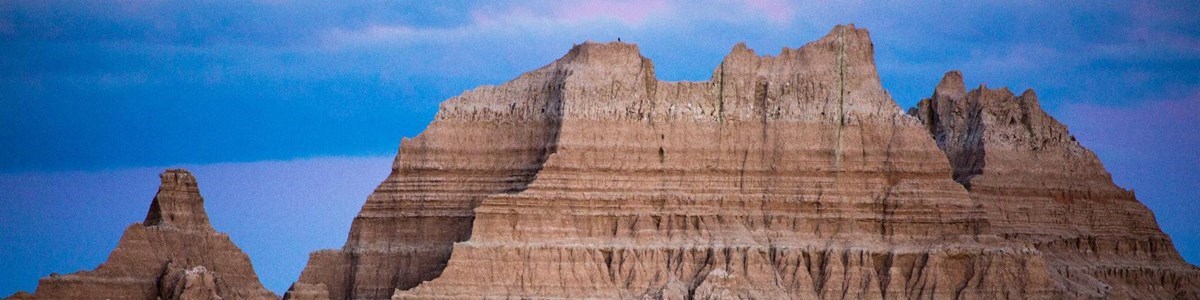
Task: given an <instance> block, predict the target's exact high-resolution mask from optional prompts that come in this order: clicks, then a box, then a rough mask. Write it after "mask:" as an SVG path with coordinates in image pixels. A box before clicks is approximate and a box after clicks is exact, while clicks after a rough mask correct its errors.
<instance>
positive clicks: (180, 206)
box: [13, 170, 277, 300]
mask: <svg viewBox="0 0 1200 300" xmlns="http://www.w3.org/2000/svg"><path fill="white" fill-rule="evenodd" d="M160 177H161V178H162V185H161V186H159V188H158V194H157V195H155V196H154V201H153V202H152V203H151V204H150V211H149V212H148V213H146V220H145V221H144V222H142V223H137V224H133V225H130V226H129V228H127V229H125V234H124V235H122V236H121V240H120V241H119V242H118V243H117V248H116V249H114V250H113V252H112V254H109V257H108V261H106V262H105V263H104V264H101V265H100V266H99V267H97V268H96V269H95V270H92V271H82V272H77V273H73V274H69V275H61V276H60V275H56V274H55V275H50V277H46V278H42V280H41V281H40V282H39V283H38V287H37V291H36V292H35V293H34V294H33V295H29V294H23V293H22V294H17V295H14V296H13V298H14V299H151V300H153V299H277V297H276V296H275V294H273V293H271V292H269V291H267V290H266V289H265V288H263V286H262V284H261V283H259V281H258V276H257V275H255V273H254V268H253V267H251V266H250V258H249V257H248V256H246V254H245V253H242V250H241V249H238V247H237V246H235V245H234V244H233V242H232V241H230V240H229V236H227V235H225V234H223V233H219V232H216V231H214V230H213V228H212V225H210V224H209V223H208V214H207V213H205V212H204V198H202V197H200V189H199V187H198V186H197V185H196V178H194V177H192V174H190V173H188V172H187V171H186V170H167V171H166V172H163V173H162V175H160Z"/></svg>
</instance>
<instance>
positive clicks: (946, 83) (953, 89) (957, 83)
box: [934, 70, 967, 96]
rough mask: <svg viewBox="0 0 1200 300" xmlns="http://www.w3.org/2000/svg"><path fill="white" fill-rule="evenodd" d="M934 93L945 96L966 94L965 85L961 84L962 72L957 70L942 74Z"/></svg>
mask: <svg viewBox="0 0 1200 300" xmlns="http://www.w3.org/2000/svg"><path fill="white" fill-rule="evenodd" d="M934 93H936V94H938V95H945V96H952V95H957V96H962V95H963V94H966V93H967V87H966V85H965V84H963V77H962V72H959V71H958V70H954V71H950V72H946V75H942V81H941V82H938V85H937V89H935V90H934Z"/></svg>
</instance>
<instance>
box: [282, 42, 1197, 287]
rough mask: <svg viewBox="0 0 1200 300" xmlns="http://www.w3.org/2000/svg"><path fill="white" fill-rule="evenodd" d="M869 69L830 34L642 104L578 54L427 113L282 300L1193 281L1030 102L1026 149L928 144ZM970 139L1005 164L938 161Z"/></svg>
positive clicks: (854, 48)
mask: <svg viewBox="0 0 1200 300" xmlns="http://www.w3.org/2000/svg"><path fill="white" fill-rule="evenodd" d="M873 55H874V54H873V46H872V44H871V41H870V39H869V37H868V33H867V32H866V31H865V30H863V29H858V28H855V27H854V26H853V25H850V26H838V27H836V28H834V29H833V30H832V31H831V32H830V33H829V34H828V35H827V36H825V37H823V38H821V39H820V40H817V41H815V42H812V43H810V44H808V45H805V46H803V47H801V48H799V49H784V50H783V51H782V52H781V53H780V54H779V55H778V56H759V55H756V54H755V53H754V52H753V51H751V50H749V49H747V48H746V47H745V46H744V45H738V46H736V47H735V48H734V49H733V51H732V52H731V53H730V54H729V55H728V56H726V58H725V59H724V60H723V61H722V62H721V64H720V66H719V67H718V68H717V69H716V70H715V71H714V72H713V76H712V78H711V79H710V80H709V81H706V82H662V81H658V80H657V79H655V76H654V66H653V64H652V63H651V62H650V61H649V60H648V59H646V58H645V57H642V56H641V55H640V53H639V52H638V49H637V47H636V46H634V45H629V44H623V43H608V44H600V43H591V42H589V43H585V44H582V45H577V46H576V47H574V48H573V49H571V51H570V52H568V53H567V54H566V55H565V56H563V57H562V58H560V59H559V60H557V61H555V62H553V63H551V64H549V65H547V66H545V67H542V68H540V69H537V70H534V71H532V72H529V73H526V74H524V75H522V76H520V77H518V78H516V79H514V80H512V81H510V82H508V83H505V84H503V85H500V86H489V87H481V88H478V89H476V90H473V91H470V92H467V93H465V94H463V95H461V96H458V97H455V98H452V99H450V100H448V101H446V102H445V103H443V104H442V107H441V109H440V111H439V113H438V115H437V118H436V120H435V121H434V122H433V123H432V124H430V126H429V127H428V129H427V130H426V131H425V132H424V133H422V134H421V135H419V136H417V137H415V138H413V139H411V140H407V139H406V140H404V141H402V143H401V147H400V151H399V155H398V156H397V157H396V160H395V161H394V163H393V172H392V174H391V176H389V177H388V179H386V180H385V181H384V182H383V183H382V184H381V185H380V186H379V188H378V189H377V190H376V192H375V193H374V194H373V195H371V197H370V198H369V199H368V201H367V203H366V204H365V205H364V207H363V210H362V212H361V213H360V215H359V216H358V217H357V218H356V219H355V220H354V225H353V228H352V229H351V233H350V236H349V238H348V240H347V242H346V245H345V246H344V247H343V248H342V249H341V250H324V251H319V252H316V253H313V254H312V255H311V257H310V261H309V265H308V267H307V268H306V269H305V270H304V272H303V274H302V275H301V277H300V280H299V281H298V283H296V284H295V285H293V288H292V291H293V292H294V294H295V295H297V296H296V297H294V298H290V299H312V298H308V297H309V296H308V295H312V296H313V297H316V298H319V299H325V298H324V297H328V299H380V298H386V297H389V296H391V297H393V298H401V299H403V298H481V297H514V298H543V297H545V298H580V297H583V298H586V297H599V298H670V299H680V298H769V299H770V298H847V297H854V298H902V297H903V298H950V297H967V298H999V297H1007V298H1051V297H1093V296H1116V297H1139V296H1147V297H1155V296H1156V297H1196V295H1197V290H1200V288H1197V286H1196V285H1195V283H1194V278H1196V275H1197V274H1200V273H1197V271H1196V268H1195V267H1192V266H1190V265H1187V264H1186V263H1184V262H1183V261H1182V260H1180V259H1179V256H1178V254H1177V253H1175V251H1174V249H1173V246H1172V245H1171V244H1170V241H1169V239H1167V238H1166V236H1165V235H1163V234H1162V233H1161V231H1159V230H1158V229H1157V226H1156V225H1155V222H1154V221H1153V216H1152V215H1151V214H1150V212H1149V211H1147V210H1145V208H1144V207H1142V206H1141V205H1140V204H1138V203H1137V202H1136V200H1134V199H1133V198H1132V195H1131V194H1130V193H1128V192H1125V191H1123V190H1120V189H1119V188H1116V187H1115V186H1114V185H1112V182H1111V180H1110V179H1109V178H1108V174H1107V173H1106V172H1104V170H1103V168H1102V167H1101V166H1100V165H1099V163H1098V161H1097V160H1096V159H1095V157H1094V155H1092V154H1091V153H1090V152H1087V151H1086V150H1084V149H1082V148H1081V147H1078V144H1077V143H1074V142H1073V141H1072V142H1071V143H1073V144H1071V145H1075V147H1077V148H1062V147H1059V148H1054V147H1055V146H1057V145H1059V144H1054V143H1051V142H1048V139H1051V138H1060V139H1063V138H1067V137H1069V135H1068V134H1066V131H1065V128H1063V127H1062V126H1061V125H1060V124H1058V123H1056V122H1053V120H1052V119H1050V118H1049V117H1048V116H1045V114H1044V113H1042V112H1041V111H1040V108H1037V104H1036V102H1035V101H1022V102H1020V103H1021V104H1019V105H1017V106H1014V107H1018V106H1019V107H1020V110H1017V112H1021V113H1022V114H1023V115H1025V116H1026V117H1024V119H1021V120H1022V122H1025V123H1021V124H1026V125H1022V126H1024V127H1022V126H1018V127H1014V128H1003V129H1002V128H1000V127H986V128H985V127H979V128H974V127H972V128H973V129H969V128H968V127H969V126H967V125H966V124H978V123H980V122H983V121H979V120H974V121H972V120H971V119H970V118H977V116H978V114H975V115H971V116H967V115H961V116H960V115H958V114H957V113H948V115H946V116H944V117H945V118H957V119H962V120H963V121H961V122H959V123H963V125H961V126H960V125H944V124H949V123H938V124H932V123H930V122H933V121H930V120H931V119H930V118H929V117H928V116H930V115H931V113H930V111H931V108H924V107H926V106H929V104H924V105H925V106H923V108H922V109H921V110H919V112H923V113H924V117H919V118H914V117H911V116H909V115H906V114H904V113H903V112H902V111H901V110H900V109H899V107H897V106H896V104H895V103H894V102H893V101H892V100H891V99H890V98H889V97H888V95H887V93H886V92H885V91H884V90H883V88H882V86H881V84H880V82H879V76H878V74H877V73H876V69H875V65H874V58H873ZM952 75H953V74H952ZM950 81H953V79H950ZM943 89H945V90H946V91H945V92H941V93H949V92H951V91H956V92H957V93H958V94H956V95H959V94H966V92H965V91H963V90H964V88H962V84H961V80H960V83H958V86H957V87H955V86H954V85H953V84H943V87H939V89H938V90H939V91H942V90H943ZM939 95H941V94H935V98H937V97H939ZM1030 95H1031V94H1030ZM1010 96H1011V95H1010ZM959 97H963V96H959ZM1031 97H1032V96H1029V98H1030V99H1032V98H1031ZM1014 103H1016V102H1014ZM1014 105H1015V104H1014ZM988 111H991V110H988ZM1031 112H1035V113H1031ZM933 114H937V113H933ZM1030 116H1032V117H1030ZM1006 120H1007V119H1006ZM922 121H925V122H922ZM939 124H943V125H939ZM1014 124H1015V123H1014ZM939 126H946V127H945V128H942V129H938V128H941V127H939ZM980 128H985V129H980ZM987 128H990V129H987ZM1031 128H1032V129H1031ZM1018 129H1024V130H1025V131H1021V132H1036V133H1037V135H1031V134H1023V135H1017V131H1018ZM971 130H974V131H971ZM988 130H991V131H988ZM931 133H932V134H933V135H935V136H937V137H938V138H937V139H933V138H931ZM987 134H994V135H996V136H1003V137H1005V138H1007V139H1006V140H1004V141H1005V143H1007V144H1005V145H1013V146H1012V147H1010V148H1011V149H1010V148H1005V149H1008V150H1007V152H1004V151H993V150H991V148H996V147H997V146H990V148H988V149H989V150H987V151H984V148H983V147H975V148H972V146H970V145H967V144H963V145H960V146H948V145H951V144H954V145H957V144H960V143H967V142H976V141H979V140H988V139H989V138H982V137H981V136H986V135H987ZM950 135H952V136H954V137H953V138H946V137H945V136H950ZM959 136H962V137H961V138H959ZM1035 144H1036V145H1037V146H1036V148H1029V147H1035V146H1034V145H1035ZM971 145H974V144H971ZM1018 146H1019V147H1018ZM1051 148H1054V149H1055V150H1048V149H1051ZM997 149H999V148H997ZM943 150H945V152H943ZM1039 151H1040V152H1039ZM1050 151H1056V152H1050ZM1068 152H1069V153H1075V154H1078V155H1081V158H1065V157H1062V155H1063V153H1068ZM947 153H948V154H947ZM1051 155H1059V156H1058V157H1050V156H1051ZM947 156H949V157H950V159H949V160H948V159H947ZM992 160H996V161H997V162H996V163H991V162H990V161H992ZM1001 161H1003V162H1005V163H1008V164H1007V165H1005V164H1004V163H1000V162H1001ZM1034 161H1045V162H1047V163H1042V164H1039V165H1038V166H1039V168H1022V167H1019V164H1021V163H1025V162H1034ZM991 168H995V169H994V170H993V169H991ZM1002 172H1006V173H1002ZM981 174H982V175H981ZM991 174H1002V175H999V176H995V177H988V176H991ZM1075 176H1078V178H1076V177H1075ZM1013 177H1016V178H1017V179H1015V180H1013V181H1004V180H1006V179H1007V178H1013ZM985 178H994V180H997V181H998V182H997V183H995V184H991V185H989V183H985V182H986V180H985ZM1035 183H1036V184H1035ZM1006 184H1007V185H1006ZM964 186H970V187H971V189H970V190H968V189H966V188H964ZM1013 188H1017V189H1013ZM1047 195H1049V198H1046V197H1045V196H1047ZM1054 197H1058V198H1054ZM1117 198H1120V199H1121V201H1123V202H1122V203H1119V204H1116V205H1115V206H1109V205H1101V204H1106V203H1108V202H1112V201H1115V199H1117ZM1089 199H1094V200H1089ZM1024 200H1037V201H1042V202H1045V201H1051V202H1053V201H1058V202H1055V203H1061V202H1063V201H1067V202H1070V201H1080V202H1079V203H1083V204H1077V205H1066V206H1059V207H1058V208H1057V209H1058V210H1057V211H1040V210H1036V208H1035V207H1042V206H1046V207H1049V206H1053V204H1027V203H1008V202H1012V201H1024ZM989 201H990V202H991V203H989ZM1088 201H1091V202H1088ZM1100 201H1103V202H1100ZM1085 202H1086V203H1092V204H1086V203H1085ZM1085 208H1086V209H1089V210H1088V211H1081V210H1080V209H1085ZM1039 214H1044V215H1039ZM1053 216H1057V217H1053ZM1074 217H1079V218H1080V219H1074ZM1077 223H1078V224H1077ZM1047 225H1054V226H1057V227H1050V228H1049V229H1047V231H1044V232H1039V231H1038V230H1039V228H1045V227H1046V226H1047ZM1085 228H1086V230H1085ZM1143 233H1145V234H1143ZM1088 243H1095V244H1094V246H1093V245H1091V244H1088ZM1084 245H1087V246H1084ZM1099 247H1108V248H1106V249H1103V250H1101V249H1099ZM1089 251H1090V252H1089ZM1093 253H1095V254H1093ZM1101 253H1102V254H1101ZM1124 254H1132V256H1133V257H1125V258H1117V256H1121V255H1124ZM1110 258H1111V260H1109V261H1105V262H1094V261H1093V260H1096V259H1110ZM1160 258H1162V259H1163V260H1158V259H1160ZM1189 276H1190V277H1189ZM1155 280H1158V281H1155ZM1105 287H1107V288H1105ZM293 292H289V294H293Z"/></svg>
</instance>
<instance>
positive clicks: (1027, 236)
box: [911, 71, 1200, 298]
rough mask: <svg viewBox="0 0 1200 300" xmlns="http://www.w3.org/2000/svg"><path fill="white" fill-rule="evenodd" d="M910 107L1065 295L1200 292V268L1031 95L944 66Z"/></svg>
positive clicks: (1004, 228) (996, 225) (996, 221)
mask: <svg viewBox="0 0 1200 300" xmlns="http://www.w3.org/2000/svg"><path fill="white" fill-rule="evenodd" d="M911 113H912V114H913V115H915V116H917V117H918V118H919V119H921V121H922V122H923V123H924V124H925V126H926V128H927V129H928V130H929V132H930V134H931V135H932V136H933V137H934V139H935V140H936V141H937V144H938V147H939V148H941V149H942V150H943V151H945V152H946V155H947V156H948V157H949V159H950V163H951V164H952V165H953V168H954V179H955V180H956V181H958V182H959V183H961V184H963V185H964V186H966V188H967V189H968V191H969V192H970V195H971V198H973V199H975V200H976V201H978V202H979V203H981V204H983V205H984V208H985V211H986V212H987V214H988V221H989V223H990V224H991V227H990V228H991V229H992V230H991V233H994V234H996V235H999V236H1002V237H1005V238H1008V239H1012V240H1018V241H1024V242H1029V243H1032V244H1034V245H1035V246H1036V247H1037V248H1038V249H1039V250H1041V251H1042V252H1044V253H1045V257H1046V261H1047V263H1048V264H1049V267H1050V269H1051V273H1050V275H1051V276H1052V277H1053V278H1054V282H1055V285H1056V289H1057V290H1060V291H1064V292H1065V293H1066V294H1068V295H1070V296H1071V297H1089V298H1090V297H1105V298H1200V270H1197V269H1196V268H1195V267H1193V266H1191V265H1189V264H1187V263H1186V262H1184V261H1183V259H1182V258H1181V257H1180V255H1179V253H1178V252H1176V250H1175V247H1174V245H1172V243H1171V239H1170V238H1169V237H1167V235H1166V234H1164V233H1163V232H1162V231H1161V230H1160V229H1159V228H1158V224H1157V222H1156V221H1155V220H1154V214H1153V213H1151V212H1150V210H1149V209H1147V208H1146V207H1145V206H1143V205H1142V204H1141V203H1140V202H1138V201H1137V199H1136V198H1135V197H1134V195H1133V192H1131V191H1126V190H1124V189H1121V188H1120V187H1117V186H1116V185H1115V184H1113V182H1112V178H1111V176H1110V175H1109V173H1108V172H1107V171H1105V169H1104V166H1103V165H1101V164H1100V160H1099V159H1097V158H1096V155H1095V154H1093V153H1092V152H1091V151H1089V150H1087V149H1086V148H1084V147H1083V146H1082V145H1080V144H1079V142H1078V141H1076V140H1075V137H1074V136H1072V135H1071V134H1070V133H1069V132H1068V131H1067V127H1066V126H1064V125H1063V124H1061V123H1059V122H1058V121H1056V120H1055V119H1054V118H1053V117H1051V116H1050V115H1048V114H1046V113H1045V112H1044V111H1042V109H1041V106H1040V105H1039V104H1038V99H1037V95H1036V94H1035V93H1034V92H1033V91H1032V90H1027V91H1025V92H1024V93H1022V94H1021V95H1020V96H1016V95H1013V93H1012V92H1010V91H1008V89H988V88H987V87H982V86H981V87H979V88H977V89H974V90H971V91H970V92H967V91H966V88H965V86H964V84H963V79H962V74H960V73H959V72H957V71H954V72H949V73H946V75H945V77H944V78H943V79H942V81H941V83H940V84H938V86H937V89H935V90H934V93H933V96H932V97H930V98H929V99H925V100H922V101H921V102H920V103H919V104H918V106H917V108H915V109H913V110H912V111H911Z"/></svg>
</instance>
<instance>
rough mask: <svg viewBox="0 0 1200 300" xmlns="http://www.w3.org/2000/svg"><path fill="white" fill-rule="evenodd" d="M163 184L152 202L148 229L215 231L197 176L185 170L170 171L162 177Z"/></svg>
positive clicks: (163, 173)
mask: <svg viewBox="0 0 1200 300" xmlns="http://www.w3.org/2000/svg"><path fill="white" fill-rule="evenodd" d="M159 178H160V179H162V184H161V185H159V187H158V193H157V194H155V195H154V200H153V202H151V203H150V210H149V211H148V212H147V213H146V220H145V221H143V222H142V225H145V226H171V227H177V228H184V229H198V230H212V225H210V224H209V221H208V213H207V212H205V211H204V198H203V197H201V196H200V187H199V185H198V184H197V183H196V177H195V176H192V173H190V172H188V171H187V170H185V169H168V170H166V171H163V172H162V174H159Z"/></svg>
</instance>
